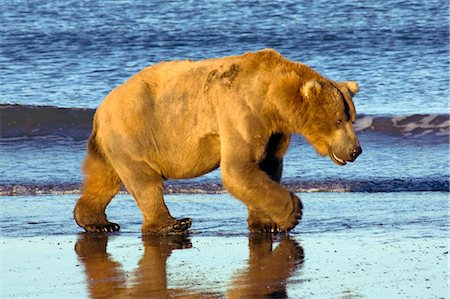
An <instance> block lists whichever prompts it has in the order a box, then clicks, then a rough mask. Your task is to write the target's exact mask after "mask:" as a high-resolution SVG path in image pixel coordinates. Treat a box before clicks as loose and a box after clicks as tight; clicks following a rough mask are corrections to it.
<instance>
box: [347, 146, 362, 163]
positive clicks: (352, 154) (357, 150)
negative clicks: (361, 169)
mask: <svg viewBox="0 0 450 299" xmlns="http://www.w3.org/2000/svg"><path fill="white" fill-rule="evenodd" d="M361 154H362V148H361V146H359V145H356V146H355V147H353V148H352V150H351V151H350V160H349V161H350V162H353V161H355V160H356V158H358V156H359V155H361Z"/></svg>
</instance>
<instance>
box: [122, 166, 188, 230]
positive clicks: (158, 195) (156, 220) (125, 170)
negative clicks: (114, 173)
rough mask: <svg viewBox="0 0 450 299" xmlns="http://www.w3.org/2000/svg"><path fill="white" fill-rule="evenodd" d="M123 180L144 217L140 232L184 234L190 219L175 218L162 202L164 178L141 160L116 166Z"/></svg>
mask: <svg viewBox="0 0 450 299" xmlns="http://www.w3.org/2000/svg"><path fill="white" fill-rule="evenodd" d="M119 169H120V170H119V173H120V174H121V177H122V178H123V183H124V184H125V187H126V188H127V190H128V191H129V192H130V193H131V194H132V196H133V197H134V199H135V201H136V203H137V205H138V206H139V208H140V209H141V212H142V215H143V217H144V220H143V223H142V233H143V234H156V235H175V234H184V233H186V232H187V230H188V229H189V227H190V226H191V224H192V220H191V219H190V218H183V219H175V218H173V217H172V216H171V215H170V213H169V210H168V208H167V206H166V204H165V203H164V198H163V189H164V179H163V178H162V177H161V175H160V174H159V173H157V172H156V171H154V170H152V169H151V168H150V167H149V165H148V164H147V163H145V162H137V161H128V163H126V164H122V166H121V167H120V168H119Z"/></svg>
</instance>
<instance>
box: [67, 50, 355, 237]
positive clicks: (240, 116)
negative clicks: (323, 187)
mask: <svg viewBox="0 0 450 299" xmlns="http://www.w3.org/2000/svg"><path fill="white" fill-rule="evenodd" d="M358 90H359V87H358V84H357V83H356V82H342V83H339V82H335V81H331V80H329V79H327V78H325V77H323V76H321V75H320V74H318V73H317V72H315V71H314V70H312V69H311V68H309V67H308V66H306V65H305V64H301V63H298V62H292V61H289V60H287V59H286V58H284V57H283V56H282V55H280V54H279V53H277V52H276V51H274V50H271V49H265V50H261V51H258V52H255V53H246V54H244V55H241V56H230V57H224V58H217V59H207V60H202V61H189V60H185V61H172V62H162V63H159V64H156V65H153V66H150V67H147V68H145V69H143V70H141V71H140V72H138V73H137V74H135V75H134V76H133V77H131V78H130V79H129V80H128V81H126V82H125V83H124V84H122V85H121V86H119V87H117V88H116V89H114V90H113V91H112V92H111V93H110V94H109V95H108V96H107V97H106V98H105V100H104V101H103V102H102V103H101V104H100V106H99V107H98V109H97V111H96V113H95V116H94V123H93V130H92V134H91V136H90V138H89V142H88V152H87V157H86V159H85V162H84V173H85V180H84V184H83V189H82V195H81V198H80V199H79V201H78V203H77V204H76V207H75V210H74V217H75V220H76V222H77V223H78V225H80V226H82V227H83V228H84V229H85V230H86V231H117V230H119V225H118V224H115V223H112V222H109V221H108V220H107V218H106V214H105V209H106V206H107V205H108V204H109V202H110V201H111V199H112V198H113V197H114V196H115V195H116V194H117V193H118V191H119V190H120V188H121V185H122V183H123V184H124V185H125V187H126V188H127V190H128V191H129V192H130V193H131V195H132V196H133V197H134V199H135V200H136V203H137V204H138V206H139V208H140V209H141V211H142V214H143V224H142V232H143V233H149V234H152V233H154V234H174V233H183V232H185V231H187V229H188V228H189V227H190V225H191V219H189V218H184V219H180V220H177V219H175V218H173V217H172V216H171V215H170V213H169V211H168V209H167V207H166V205H165V203H164V199H163V185H164V181H165V180H166V179H183V178H193V177H197V176H200V175H203V174H205V173H208V172H210V171H212V170H214V169H216V168H218V167H219V166H220V169H221V176H222V181H223V184H224V186H225V188H226V189H227V190H228V191H229V192H230V193H231V194H232V195H234V196H235V197H237V198H238V199H240V200H241V201H242V202H243V203H245V204H246V205H247V207H248V213H249V215H248V225H249V229H250V231H251V232H280V231H283V232H285V231H289V230H291V229H292V228H293V227H294V226H295V225H296V224H297V223H298V221H299V219H300V218H301V215H302V204H301V202H300V199H299V198H298V197H297V196H296V195H294V194H293V193H292V192H289V191H288V190H286V189H285V188H284V187H283V186H281V185H280V184H279V183H280V180H281V172H282V166H283V156H284V155H285V154H286V151H287V148H288V145H289V142H290V139H291V135H292V134H294V133H295V134H301V135H303V136H304V137H305V138H306V139H307V140H308V141H309V143H311V145H312V146H313V147H314V148H315V149H316V150H317V152H318V153H319V154H320V155H322V156H325V155H328V156H329V157H330V158H331V160H333V161H334V162H335V163H337V164H339V165H344V164H346V162H352V161H354V160H355V159H356V157H357V156H358V155H359V154H360V153H361V147H360V145H359V142H358V139H357V137H356V135H355V132H354V129H353V125H352V123H353V122H354V121H355V118H356V113H355V106H354V104H353V101H352V96H353V95H354V94H355V93H356V92H358Z"/></svg>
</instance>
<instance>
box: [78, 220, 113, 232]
mask: <svg viewBox="0 0 450 299" xmlns="http://www.w3.org/2000/svg"><path fill="white" fill-rule="evenodd" d="M84 230H85V231H87V232H93V233H112V232H117V231H119V230H120V225H118V224H117V223H113V222H108V223H107V224H89V225H86V226H84Z"/></svg>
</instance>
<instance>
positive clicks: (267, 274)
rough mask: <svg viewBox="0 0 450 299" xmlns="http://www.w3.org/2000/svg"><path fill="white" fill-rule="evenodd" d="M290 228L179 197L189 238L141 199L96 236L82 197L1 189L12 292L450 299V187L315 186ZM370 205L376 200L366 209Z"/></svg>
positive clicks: (5, 292) (208, 199) (8, 291)
mask: <svg viewBox="0 0 450 299" xmlns="http://www.w3.org/2000/svg"><path fill="white" fill-rule="evenodd" d="M301 197H302V199H303V202H304V205H305V217H304V219H303V221H302V222H301V223H300V224H299V225H298V226H297V227H296V229H295V230H294V231H292V232H291V234H290V236H287V237H281V236H277V237H275V238H273V239H272V238H270V237H263V236H249V235H248V233H247V228H246V211H245V208H244V206H243V205H242V204H240V203H239V202H238V201H236V200H234V199H232V198H231V197H230V196H229V195H227V194H219V195H198V194H197V195H171V196H168V205H169V207H170V209H171V210H172V213H173V214H174V215H175V216H179V217H181V216H190V217H192V218H193V226H192V229H191V233H190V235H189V236H187V237H161V238H155V237H145V236H144V237H142V235H141V233H140V231H139V229H140V223H141V216H140V215H139V211H138V209H137V208H136V206H135V204H134V202H133V200H132V198H131V197H130V196H129V195H121V196H119V197H118V198H117V199H115V200H114V201H113V203H112V204H111V206H110V208H109V209H108V215H109V217H110V219H111V220H113V219H114V220H115V221H117V222H119V223H120V224H121V226H122V231H121V232H120V233H115V234H109V235H105V234H86V233H83V232H82V230H81V229H80V228H79V227H77V226H76V225H75V223H74V222H73V221H72V216H71V213H72V207H73V204H74V203H75V201H76V199H77V195H42V196H35V197H33V196H17V197H2V198H1V199H2V200H1V205H2V206H1V209H2V213H1V214H0V217H1V218H0V219H1V221H0V225H1V230H2V236H1V239H0V240H1V241H0V242H1V251H2V252H1V257H2V261H1V277H2V279H1V297H2V298H131V297H136V298H224V297H226V298H449V293H448V292H449V285H448V278H449V269H448V261H449V260H448V250H449V248H448V246H449V243H448V240H449V239H448V237H449V236H448V228H449V223H448V207H449V195H448V193H439V192H430V193H373V194H368V193H307V194H301ZM362 203H365V204H364V205H362Z"/></svg>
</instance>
